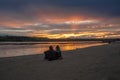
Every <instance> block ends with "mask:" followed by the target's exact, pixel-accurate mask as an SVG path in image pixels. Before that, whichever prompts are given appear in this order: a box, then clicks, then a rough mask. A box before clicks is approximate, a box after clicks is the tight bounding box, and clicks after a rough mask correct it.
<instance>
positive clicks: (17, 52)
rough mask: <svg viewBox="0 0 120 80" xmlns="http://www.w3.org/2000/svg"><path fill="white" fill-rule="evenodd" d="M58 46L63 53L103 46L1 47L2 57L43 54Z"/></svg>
mask: <svg viewBox="0 0 120 80" xmlns="http://www.w3.org/2000/svg"><path fill="white" fill-rule="evenodd" d="M50 45H52V46H53V47H54V48H55V46H56V45H59V46H60V47H61V50H62V51H67V50H75V49H77V48H86V47H90V46H97V45H103V43H100V42H59V43H58V42H49V43H40V44H34V45H12V44H9V45H0V57H12V56H21V55H32V54H43V52H44V51H46V50H48V47H49V46H50Z"/></svg>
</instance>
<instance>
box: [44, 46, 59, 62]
mask: <svg viewBox="0 0 120 80" xmlns="http://www.w3.org/2000/svg"><path fill="white" fill-rule="evenodd" d="M44 54H45V59H47V60H49V61H51V60H56V59H57V57H56V52H55V51H54V49H53V47H52V46H50V47H49V50H48V51H45V52H44Z"/></svg>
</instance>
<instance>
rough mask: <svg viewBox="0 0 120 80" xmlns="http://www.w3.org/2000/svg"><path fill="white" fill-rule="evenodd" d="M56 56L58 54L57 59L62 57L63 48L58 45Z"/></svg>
mask: <svg viewBox="0 0 120 80" xmlns="http://www.w3.org/2000/svg"><path fill="white" fill-rule="evenodd" d="M56 56H57V59H62V55H61V50H60V47H59V46H58V45H57V46H56Z"/></svg>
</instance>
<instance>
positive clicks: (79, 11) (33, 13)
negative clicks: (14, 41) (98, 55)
mask: <svg viewBox="0 0 120 80" xmlns="http://www.w3.org/2000/svg"><path fill="white" fill-rule="evenodd" d="M119 4H120V1H119V0H69V1H68V0H0V34H3V33H4V34H14V35H27V36H31V35H32V34H33V35H34V34H38V35H40V36H47V35H58V34H72V33H74V34H76V35H77V34H80V32H82V33H83V32H89V34H86V35H80V36H81V37H88V36H89V37H95V34H94V35H91V34H90V32H94V31H97V32H98V33H99V32H103V33H104V34H105V35H107V34H106V33H105V32H109V33H115V32H119V31H120V5H119ZM82 33H81V34H82ZM95 33H96V32H95ZM99 34H101V33H99ZM119 34H120V33H116V34H115V35H119ZM90 35H91V36H90ZM110 35H111V34H109V37H110ZM111 36H112V35H111ZM72 37H73V36H72ZM77 37H78V36H77ZM96 37H97V36H96Z"/></svg>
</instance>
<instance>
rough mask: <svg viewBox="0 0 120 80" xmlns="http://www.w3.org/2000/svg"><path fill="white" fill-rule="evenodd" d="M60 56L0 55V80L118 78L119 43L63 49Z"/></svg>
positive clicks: (119, 73)
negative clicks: (45, 58)
mask: <svg viewBox="0 0 120 80" xmlns="http://www.w3.org/2000/svg"><path fill="white" fill-rule="evenodd" d="M63 57H64V59H63V60H56V61H45V60H43V55H32V56H22V57H13V58H0V80H120V44H119V43H114V44H108V45H104V46H97V47H90V48H85V49H77V50H74V51H66V52H63Z"/></svg>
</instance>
